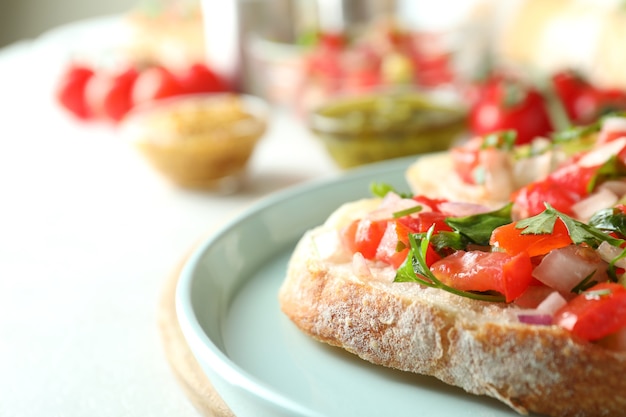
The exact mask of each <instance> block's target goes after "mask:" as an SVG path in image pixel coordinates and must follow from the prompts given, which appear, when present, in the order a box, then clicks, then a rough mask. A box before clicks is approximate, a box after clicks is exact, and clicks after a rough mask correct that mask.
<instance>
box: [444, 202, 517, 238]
mask: <svg viewBox="0 0 626 417" xmlns="http://www.w3.org/2000/svg"><path fill="white" fill-rule="evenodd" d="M512 207H513V204H507V205H505V206H504V207H502V208H500V209H498V210H494V211H490V212H488V213H481V214H474V215H471V216H465V217H448V218H446V224H448V226H450V227H452V228H453V229H454V230H456V231H458V232H459V233H460V234H461V235H463V236H465V237H466V238H467V239H469V240H470V241H471V242H472V243H476V244H477V245H481V246H487V245H489V239H490V238H491V234H492V232H493V230H494V229H495V228H497V227H500V226H503V225H505V224H509V223H511V222H512V219H511V209H512Z"/></svg>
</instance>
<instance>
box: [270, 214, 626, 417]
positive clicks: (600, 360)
mask: <svg viewBox="0 0 626 417" xmlns="http://www.w3.org/2000/svg"><path fill="white" fill-rule="evenodd" d="M359 207H362V203H352V204H349V205H347V206H344V207H342V208H341V209H339V210H338V212H340V213H342V214H341V215H339V214H335V215H334V216H331V218H330V219H332V221H329V222H327V223H326V224H325V225H322V226H319V227H317V228H315V229H313V230H311V231H309V232H307V233H306V234H305V235H304V236H303V237H302V239H301V240H300V241H299V242H298V244H297V246H296V248H295V250H294V252H293V255H292V257H291V259H290V262H289V265H288V270H287V276H286V279H285V281H284V282H283V284H282V286H281V288H280V291H279V301H280V306H281V309H282V311H283V312H284V313H285V314H286V315H287V316H288V317H289V318H290V319H291V320H292V321H293V323H295V325H296V326H297V327H298V328H299V329H300V330H302V331H303V332H304V333H306V334H308V335H309V336H311V337H313V338H314V339H317V340H318V341H321V342H325V343H328V344H330V345H333V346H338V347H341V348H343V349H345V350H347V351H349V352H351V353H353V354H355V355H357V356H359V357H361V358H362V359H365V360H367V361H369V362H371V363H374V364H377V365H382V366H386V367H390V368H395V369H399V370H402V371H407V372H414V373H419V374H424V375H431V376H434V377H436V378H438V379H440V380H442V381H444V382H445V383H448V384H450V385H455V386H458V387H461V388H463V389H464V390H466V391H467V392H469V393H472V394H476V395H487V396H490V397H494V398H496V399H498V400H500V401H502V402H504V403H505V404H507V405H509V406H510V407H511V408H513V409H514V410H515V411H517V412H518V413H520V414H527V413H528V412H534V413H540V414H545V415H549V416H555V417H590V416H617V415H622V414H623V413H624V410H626V386H625V385H624V381H625V378H626V352H615V351H610V350H607V349H605V348H603V347H601V346H598V345H596V344H592V343H588V342H584V341H581V340H577V339H574V338H573V337H572V335H571V334H570V333H569V332H568V331H567V330H565V329H562V328H561V327H558V326H539V325H527V324H523V323H519V321H518V320H517V318H516V315H515V314H514V311H513V309H514V308H515V307H511V306H510V305H505V304H499V303H489V302H484V301H476V300H471V299H467V298H464V297H459V296H456V295H453V294H450V293H448V292H445V291H442V290H438V289H434V288H427V287H422V286H420V285H419V284H416V283H393V282H392V281H393V277H394V275H395V271H393V269H392V268H391V267H388V266H383V265H379V264H377V263H374V262H372V263H371V265H370V270H371V271H372V275H371V276H367V275H365V274H364V275H363V276H357V275H356V274H355V273H354V270H353V268H352V266H351V265H352V264H351V260H350V256H349V255H344V256H339V257H337V258H331V259H327V258H322V257H321V256H320V254H319V250H318V248H317V245H316V237H317V236H320V235H322V234H324V233H328V231H329V230H332V229H333V228H335V229H336V227H337V225H338V224H339V223H340V222H341V219H342V218H344V217H345V216H346V213H349V212H351V211H358V209H359ZM368 262H369V261H368Z"/></svg>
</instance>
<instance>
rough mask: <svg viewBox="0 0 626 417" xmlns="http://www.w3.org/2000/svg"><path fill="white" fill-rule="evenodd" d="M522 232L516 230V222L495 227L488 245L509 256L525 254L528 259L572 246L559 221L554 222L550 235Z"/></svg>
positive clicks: (562, 224) (564, 228)
mask: <svg viewBox="0 0 626 417" xmlns="http://www.w3.org/2000/svg"><path fill="white" fill-rule="evenodd" d="M523 231H524V230H523V229H518V228H517V222H513V223H509V224H506V225H504V226H500V227H497V228H496V229H494V231H493V232H492V233H491V239H490V240H489V244H490V245H491V246H495V247H497V248H499V249H500V250H503V251H504V252H506V253H508V254H510V255H515V254H518V253H520V252H526V253H527V254H528V256H530V257H533V256H540V255H545V254H547V253H548V252H550V251H551V250H553V249H558V248H562V247H565V246H568V245H571V244H572V238H571V237H570V236H569V232H568V231H567V227H566V226H565V223H563V222H562V221H561V219H557V220H556V222H555V223H554V229H553V230H552V233H550V234H541V235H536V234H530V233H528V234H524V233H523Z"/></svg>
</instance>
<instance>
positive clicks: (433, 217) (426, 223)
mask: <svg viewBox="0 0 626 417" xmlns="http://www.w3.org/2000/svg"><path fill="white" fill-rule="evenodd" d="M445 220H446V215H445V214H443V213H438V212H436V211H425V212H422V213H419V214H418V215H417V216H411V217H409V216H406V217H401V218H399V219H398V222H400V223H402V224H403V225H404V226H405V227H408V228H409V229H411V231H412V232H413V233H426V232H428V229H430V227H431V226H433V225H434V226H435V229H434V232H435V233H436V232H441V231H451V230H452V228H451V227H450V226H448V224H447V223H446V222H445Z"/></svg>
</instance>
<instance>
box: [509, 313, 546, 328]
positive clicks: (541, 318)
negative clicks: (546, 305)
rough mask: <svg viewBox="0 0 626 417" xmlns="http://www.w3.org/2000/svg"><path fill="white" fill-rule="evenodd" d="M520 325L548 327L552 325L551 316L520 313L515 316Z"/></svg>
mask: <svg viewBox="0 0 626 417" xmlns="http://www.w3.org/2000/svg"><path fill="white" fill-rule="evenodd" d="M517 318H518V319H519V321H520V323H524V324H537V325H542V326H549V325H551V324H552V316H551V315H550V314H542V313H537V312H522V313H519V314H518V315H517Z"/></svg>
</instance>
